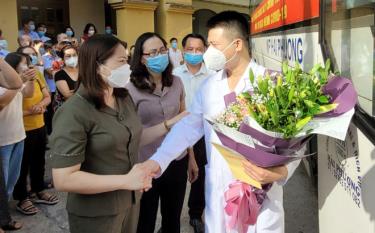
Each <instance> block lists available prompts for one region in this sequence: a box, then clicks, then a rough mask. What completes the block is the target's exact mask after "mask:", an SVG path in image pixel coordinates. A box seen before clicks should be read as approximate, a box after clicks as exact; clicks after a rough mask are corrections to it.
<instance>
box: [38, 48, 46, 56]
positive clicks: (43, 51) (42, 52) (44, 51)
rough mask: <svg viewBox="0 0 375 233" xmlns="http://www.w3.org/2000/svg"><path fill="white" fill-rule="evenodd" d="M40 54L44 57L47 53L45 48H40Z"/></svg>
mask: <svg viewBox="0 0 375 233" xmlns="http://www.w3.org/2000/svg"><path fill="white" fill-rule="evenodd" d="M39 53H40V55H44V54H45V53H46V50H45V49H44V48H43V47H40V49H39Z"/></svg>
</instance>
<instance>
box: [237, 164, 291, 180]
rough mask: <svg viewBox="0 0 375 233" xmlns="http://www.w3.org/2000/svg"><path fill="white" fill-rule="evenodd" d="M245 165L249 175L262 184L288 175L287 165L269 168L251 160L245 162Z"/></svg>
mask: <svg viewBox="0 0 375 233" xmlns="http://www.w3.org/2000/svg"><path fill="white" fill-rule="evenodd" d="M243 167H244V169H245V172H246V174H247V175H249V176H250V177H251V178H253V179H254V180H256V181H258V182H259V183H261V184H269V183H273V182H275V181H279V180H282V179H285V178H286V177H287V176H288V169H287V168H286V166H284V165H283V166H277V167H269V168H261V167H258V166H256V165H254V164H252V163H251V162H249V161H246V162H243Z"/></svg>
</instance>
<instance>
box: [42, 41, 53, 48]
mask: <svg viewBox="0 0 375 233" xmlns="http://www.w3.org/2000/svg"><path fill="white" fill-rule="evenodd" d="M54 44H56V41H54V39H51V40H47V41H45V42H44V43H43V45H44V48H45V49H52V47H53V45H54Z"/></svg>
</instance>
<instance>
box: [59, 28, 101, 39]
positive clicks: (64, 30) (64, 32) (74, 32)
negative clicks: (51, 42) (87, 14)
mask: <svg viewBox="0 0 375 233" xmlns="http://www.w3.org/2000/svg"><path fill="white" fill-rule="evenodd" d="M89 28H90V27H89ZM94 28H95V26H94ZM67 29H70V30H71V31H72V32H73V35H72V37H74V35H75V32H74V29H73V28H72V27H71V26H66V27H65V29H64V31H63V33H66V30H67Z"/></svg>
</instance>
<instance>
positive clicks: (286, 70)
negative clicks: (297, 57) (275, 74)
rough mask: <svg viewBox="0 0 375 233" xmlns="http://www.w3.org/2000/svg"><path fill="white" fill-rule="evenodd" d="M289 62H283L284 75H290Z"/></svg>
mask: <svg viewBox="0 0 375 233" xmlns="http://www.w3.org/2000/svg"><path fill="white" fill-rule="evenodd" d="M288 68H289V67H288V62H286V61H284V62H283V74H284V75H286V74H287V73H288Z"/></svg>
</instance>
